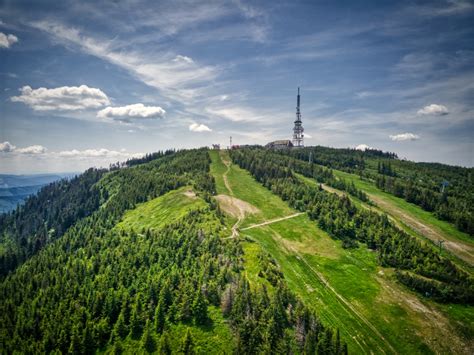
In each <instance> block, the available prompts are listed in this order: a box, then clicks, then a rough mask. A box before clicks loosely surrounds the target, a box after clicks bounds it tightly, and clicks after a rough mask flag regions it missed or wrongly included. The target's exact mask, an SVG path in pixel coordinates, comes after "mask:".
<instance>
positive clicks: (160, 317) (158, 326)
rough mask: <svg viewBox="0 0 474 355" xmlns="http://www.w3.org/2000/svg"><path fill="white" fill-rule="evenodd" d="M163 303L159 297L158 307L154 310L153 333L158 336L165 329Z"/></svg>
mask: <svg viewBox="0 0 474 355" xmlns="http://www.w3.org/2000/svg"><path fill="white" fill-rule="evenodd" d="M165 316H166V314H165V303H164V301H163V298H162V297H160V300H159V301H158V305H157V306H156V308H155V324H154V325H155V331H156V332H157V333H158V334H161V332H163V329H164V327H165Z"/></svg>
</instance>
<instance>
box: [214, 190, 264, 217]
mask: <svg viewBox="0 0 474 355" xmlns="http://www.w3.org/2000/svg"><path fill="white" fill-rule="evenodd" d="M216 199H217V202H218V203H219V207H220V208H221V209H222V210H223V211H224V212H225V213H228V214H229V215H231V216H233V217H237V218H239V217H240V218H243V217H244V216H245V214H255V213H259V212H260V210H259V209H258V208H257V207H255V206H253V205H251V204H250V203H248V202H245V201H242V200H239V199H238V198H235V197H232V196H228V195H217V196H216Z"/></svg>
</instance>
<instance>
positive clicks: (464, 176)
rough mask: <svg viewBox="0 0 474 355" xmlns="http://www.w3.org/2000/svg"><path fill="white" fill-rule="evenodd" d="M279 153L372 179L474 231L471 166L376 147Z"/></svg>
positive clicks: (467, 229)
mask: <svg viewBox="0 0 474 355" xmlns="http://www.w3.org/2000/svg"><path fill="white" fill-rule="evenodd" d="M279 154H282V155H289V156H291V157H294V158H297V159H300V160H303V161H307V162H308V161H310V160H311V161H312V162H314V163H315V164H318V165H323V166H325V167H328V168H332V169H338V170H343V171H346V172H350V173H355V174H358V175H360V176H361V177H362V178H364V179H368V180H371V181H373V182H374V183H375V184H376V185H377V187H379V188H380V189H382V190H384V191H386V192H389V193H391V194H393V195H395V196H397V197H401V198H404V199H405V200H406V201H408V202H411V203H414V204H416V205H418V206H420V207H422V208H423V209H425V210H427V211H430V212H433V213H434V214H435V215H436V217H437V218H439V219H442V220H446V221H448V222H451V223H453V224H455V225H456V227H457V228H458V229H459V230H461V231H463V232H466V233H468V234H470V235H471V236H472V235H474V168H463V167H458V166H449V165H444V164H439V163H415V162H411V161H406V160H401V159H398V157H397V155H396V154H394V153H385V152H381V151H378V150H370V149H369V150H366V151H359V150H355V149H333V148H327V147H320V146H317V147H307V148H303V149H293V150H284V151H280V152H279Z"/></svg>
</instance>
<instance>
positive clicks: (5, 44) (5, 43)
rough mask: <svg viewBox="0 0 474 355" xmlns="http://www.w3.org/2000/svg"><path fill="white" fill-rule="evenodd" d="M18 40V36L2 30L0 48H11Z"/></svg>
mask: <svg viewBox="0 0 474 355" xmlns="http://www.w3.org/2000/svg"><path fill="white" fill-rule="evenodd" d="M16 42H18V37H17V36H15V35H12V34H9V35H7V34H5V33H3V32H0V48H10V46H11V45H12V44H15V43H16Z"/></svg>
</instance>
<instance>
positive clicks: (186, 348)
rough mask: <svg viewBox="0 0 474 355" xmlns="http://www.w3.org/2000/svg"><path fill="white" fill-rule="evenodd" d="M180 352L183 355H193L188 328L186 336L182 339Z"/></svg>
mask: <svg viewBox="0 0 474 355" xmlns="http://www.w3.org/2000/svg"><path fill="white" fill-rule="evenodd" d="M181 352H182V353H183V354H184V355H193V354H194V341H193V336H192V335H191V331H190V330H189V328H188V329H187V330H186V335H185V337H184V339H183V343H182V344H181Z"/></svg>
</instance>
